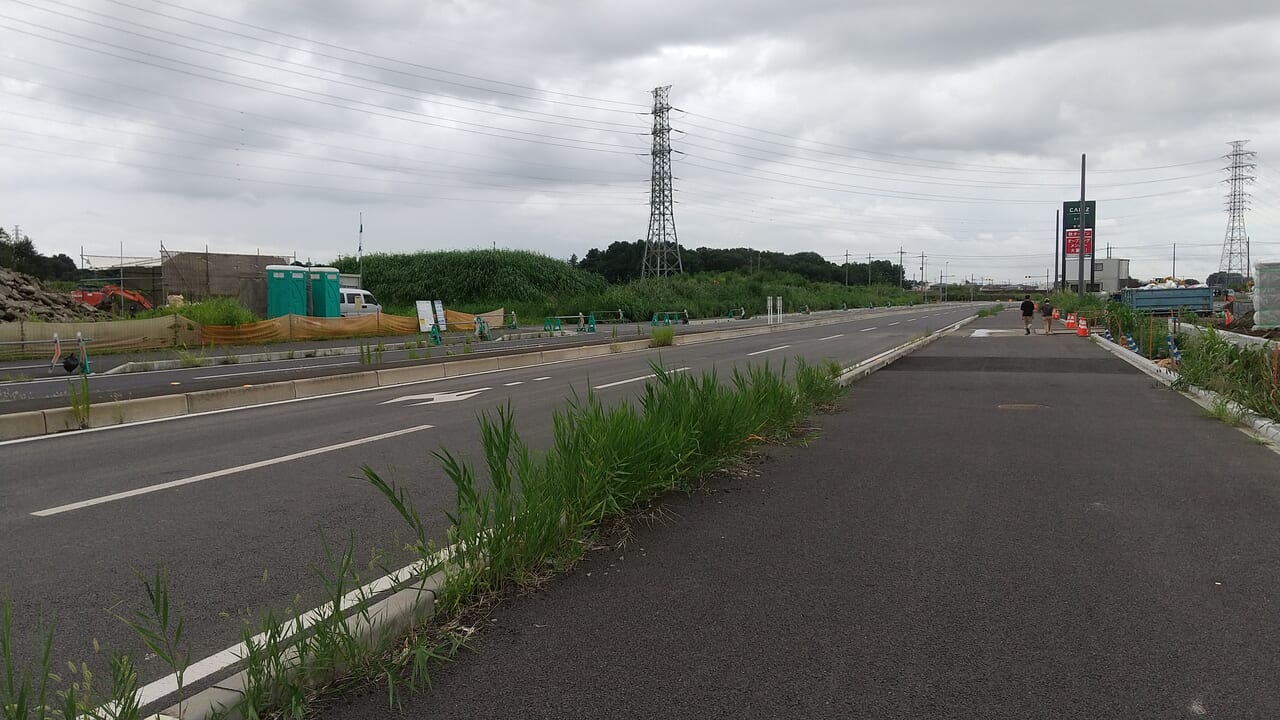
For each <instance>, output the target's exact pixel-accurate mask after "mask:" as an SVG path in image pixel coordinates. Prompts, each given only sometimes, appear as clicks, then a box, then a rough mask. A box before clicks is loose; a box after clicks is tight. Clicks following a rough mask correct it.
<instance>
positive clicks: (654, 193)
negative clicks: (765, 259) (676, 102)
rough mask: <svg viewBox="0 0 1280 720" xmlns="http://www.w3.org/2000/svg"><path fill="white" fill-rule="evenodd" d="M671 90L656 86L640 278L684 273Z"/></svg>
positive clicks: (669, 87) (668, 86) (665, 86)
mask: <svg viewBox="0 0 1280 720" xmlns="http://www.w3.org/2000/svg"><path fill="white" fill-rule="evenodd" d="M670 92H671V86H670V85H664V86H662V87H656V88H654V89H653V151H652V155H653V175H652V177H651V179H650V181H649V235H648V237H646V238H645V241H644V264H643V265H642V266H641V267H640V277H641V278H648V277H664V276H666V275H669V274H671V273H682V272H684V266H683V265H682V264H681V263H680V243H679V241H678V240H677V239H676V216H675V208H674V206H675V199H674V198H673V197H672V186H671V185H672V184H671V120H670V112H671V103H670V102H668V100H667V97H668V94H669V93H670Z"/></svg>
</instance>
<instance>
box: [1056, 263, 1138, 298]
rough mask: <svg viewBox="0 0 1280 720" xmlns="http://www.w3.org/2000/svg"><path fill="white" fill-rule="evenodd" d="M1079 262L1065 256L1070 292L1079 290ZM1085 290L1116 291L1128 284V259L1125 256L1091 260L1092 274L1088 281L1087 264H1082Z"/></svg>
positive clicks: (1109, 292)
mask: <svg viewBox="0 0 1280 720" xmlns="http://www.w3.org/2000/svg"><path fill="white" fill-rule="evenodd" d="M1079 273H1080V264H1079V261H1077V260H1075V259H1074V258H1071V257H1068V258H1067V287H1068V289H1069V290H1070V291H1071V292H1079V290H1080V283H1079V277H1080V275H1079ZM1084 283H1085V292H1104V293H1108V294H1111V293H1118V292H1120V291H1121V290H1123V289H1124V288H1126V287H1128V286H1129V260H1128V259H1127V258H1098V259H1096V260H1094V261H1093V276H1092V282H1090V274H1089V265H1088V264H1087V261H1086V264H1085V266H1084Z"/></svg>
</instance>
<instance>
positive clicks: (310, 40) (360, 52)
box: [107, 0, 648, 114]
mask: <svg viewBox="0 0 1280 720" xmlns="http://www.w3.org/2000/svg"><path fill="white" fill-rule="evenodd" d="M107 1H108V2H111V3H114V4H116V5H120V6H122V7H127V8H131V9H134V10H138V11H140V12H144V13H150V14H152V15H159V16H161V17H165V18H169V19H170V20H176V21H178V22H183V23H188V24H191V25H195V26H198V27H203V28H205V29H209V30H217V31H218V32H223V33H227V34H229V35H237V36H239V37H243V38H246V39H249V40H254V41H256V42H267V43H270V44H274V45H279V46H280V47H285V48H288V49H290V50H297V51H300V52H307V53H311V54H314V55H319V56H321V57H331V58H333V59H336V60H342V61H343V62H350V63H352V64H364V65H366V66H367V67H372V68H376V69H380V70H389V71H391V72H400V71H397V70H393V69H391V68H385V67H382V66H378V65H367V64H365V63H360V62H359V61H356V60H351V59H350V58H338V57H334V56H330V55H323V54H321V53H317V52H316V51H315V50H314V49H313V48H302V47H297V46H294V45H288V44H285V43H279V42H274V41H270V40H263V39H262V38H258V37H253V36H250V35H245V34H241V33H237V32H234V31H231V30H226V29H223V28H217V27H214V26H211V25H206V24H204V23H199V22H195V21H193V20H188V19H185V18H180V17H177V16H174V15H169V14H167V13H161V12H158V11H156V10H149V9H146V8H142V7H139V6H137V5H132V4H130V3H127V2H123V1H122V0H107ZM152 1H153V2H155V3H157V4H160V5H165V6H167V7H171V8H174V9H175V10H181V11H183V12H188V13H191V14H193V15H199V16H201V17H207V18H210V19H212V20H217V21H220V22H225V23H228V24H231V25H236V26H239V27H247V28H250V29H252V30H257V31H259V32H264V33H269V34H272V35H279V36H280V37H287V38H290V39H292V40H299V41H302V42H305V43H309V44H311V45H317V46H320V47H325V48H329V49H332V50H341V51H342V52H346V53H350V54H353V55H360V56H363V57H369V58H374V59H376V60H382V61H385V62H393V63H397V64H400V65H404V66H406V67H413V68H418V69H420V70H427V71H429V72H435V73H440V74H442V75H449V76H452V77H460V78H465V79H468V80H476V81H479V82H485V83H490V84H493V85H501V86H503V87H512V88H517V89H520V90H529V91H532V92H537V93H542V94H544V95H558V96H560V97H569V98H575V99H578V100H590V101H592V102H600V103H609V104H612V105H623V106H628V107H631V108H636V109H640V110H646V111H647V110H648V106H647V105H643V104H641V103H635V102H630V101H626V100H612V99H608V98H599V97H592V96H589V95H575V94H573V93H565V92H559V91H556V90H545V89H543V88H536V87H532V86H529V85H520V84H518V83H512V82H506V81H503V80H495V79H493V78H486V77H482V76H479V75H468V74H467V73H461V72H456V71H454V70H446V69H444V68H439V67H433V66H431V65H424V64H421V63H416V62H410V61H407V60H398V59H396V58H391V57H386V56H383V55H378V54H375V53H370V52H366V51H363V50H356V49H353V48H348V47H344V46H342V45H335V44H333V43H327V42H324V41H321V40H316V39H314V38H308V37H303V36H301V35H293V34H290V33H287V32H284V31H281V30H273V29H271V28H266V27H262V26H260V25H254V24H252V23H248V22H244V21H242V20H235V19H232V18H228V17H224V16H221V15H215V14H213V13H209V12H205V11H203V10H196V9H194V8H189V7H186V6H183V5H179V4H177V3H173V2H167V1H166V0H152ZM400 74H407V73H403V72H401V73H400ZM420 77H421V76H420ZM431 79H432V80H433V81H435V82H440V83H447V84H450V85H455V86H458V87H465V88H469V89H472V90H480V91H482V92H492V93H497V94H502V95H510V96H513V97H521V98H525V99H527V100H540V101H542V102H554V103H559V104H562V105H572V104H571V103H565V102H563V101H558V100H550V99H548V98H539V97H530V96H528V95H521V94H517V93H510V92H504V91H502V90H496V89H494V88H485V87H477V86H475V85H467V84H464V83H457V82H452V81H448V80H441V79H438V78H431ZM574 107H588V108H591V109H593V110H605V111H609V112H625V113H631V114H636V112H637V110H634V109H633V110H623V109H611V108H600V107H596V106H590V105H574Z"/></svg>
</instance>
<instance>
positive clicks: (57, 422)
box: [41, 407, 80, 433]
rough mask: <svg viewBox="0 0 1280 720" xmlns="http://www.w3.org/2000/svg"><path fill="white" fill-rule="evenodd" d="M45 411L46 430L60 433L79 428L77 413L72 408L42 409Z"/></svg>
mask: <svg viewBox="0 0 1280 720" xmlns="http://www.w3.org/2000/svg"><path fill="white" fill-rule="evenodd" d="M41 412H42V413H44V431H45V432H46V433H60V432H66V431H67V430H79V429H80V423H79V422H78V421H77V420H76V416H75V413H73V412H71V408H69V407H63V408H53V409H51V410H42V411H41Z"/></svg>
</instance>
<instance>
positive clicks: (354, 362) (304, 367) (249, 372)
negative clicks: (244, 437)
mask: <svg viewBox="0 0 1280 720" xmlns="http://www.w3.org/2000/svg"><path fill="white" fill-rule="evenodd" d="M358 364H359V361H357V360H349V361H347V362H340V363H320V364H318V365H299V366H297V367H287V368H272V369H271V370H245V371H243V372H233V373H222V374H221V375H200V376H197V377H194V378H191V379H192V380H216V379H218V378H225V377H236V376H237V375H261V374H263V373H278V372H289V371H290V370H310V369H312V368H331V367H340V366H342V365H358Z"/></svg>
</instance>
